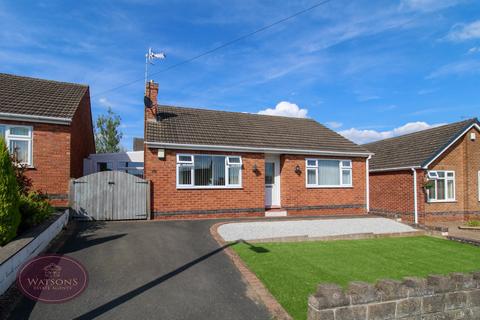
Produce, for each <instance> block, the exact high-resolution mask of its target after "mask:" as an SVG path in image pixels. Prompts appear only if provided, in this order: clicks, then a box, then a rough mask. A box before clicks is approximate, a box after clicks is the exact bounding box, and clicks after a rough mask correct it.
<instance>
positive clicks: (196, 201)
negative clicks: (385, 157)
mask: <svg viewBox="0 0 480 320" xmlns="http://www.w3.org/2000/svg"><path fill="white" fill-rule="evenodd" d="M157 95H158V84H156V83H153V82H149V83H147V86H146V98H145V105H146V109H145V144H144V145H145V160H144V167H145V173H144V174H145V179H148V180H150V181H151V186H152V216H153V218H157V219H171V218H210V217H240V216H264V215H267V216H269V215H287V214H288V215H325V214H328V215H341V214H365V213H366V212H367V209H368V208H367V204H368V199H367V198H368V191H367V190H368V187H367V186H368V183H367V179H368V173H367V172H368V160H367V159H368V157H369V156H370V155H371V153H370V152H369V151H367V150H366V149H365V148H363V147H361V146H359V145H356V144H355V143H353V142H351V141H349V140H347V139H346V138H344V137H342V136H341V135H339V134H337V133H335V132H334V131H332V130H330V129H328V128H326V127H324V126H323V125H321V124H319V123H318V122H316V121H314V120H312V119H300V118H288V117H280V116H267V115H259V114H250V113H239V112H226V111H215V110H206V109H193V108H184V107H173V106H164V105H158V104H157ZM272 208H274V209H276V210H273V211H271V210H268V209H272ZM266 209H267V212H266Z"/></svg>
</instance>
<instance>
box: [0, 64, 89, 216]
mask: <svg viewBox="0 0 480 320" xmlns="http://www.w3.org/2000/svg"><path fill="white" fill-rule="evenodd" d="M0 136H2V137H4V138H5V140H6V143H7V146H8V147H9V149H10V152H12V153H13V152H14V153H15V154H16V156H17V159H18V160H19V162H21V163H22V164H25V165H27V166H28V170H27V172H26V175H27V176H28V177H29V178H31V179H32V182H33V188H34V189H36V190H40V191H42V192H44V193H46V194H47V195H48V197H49V199H50V200H51V202H52V204H53V205H55V206H59V207H62V206H66V205H67V204H68V191H69V190H68V188H69V181H70V179H71V178H78V177H81V176H82V174H83V159H84V158H85V157H88V155H89V154H91V153H95V142H94V135H93V127H92V116H91V110H90V94H89V88H88V86H85V85H80V84H74V83H65V82H57V81H51V80H43V79H36V78H29V77H21V76H16V75H10V74H3V73H0Z"/></svg>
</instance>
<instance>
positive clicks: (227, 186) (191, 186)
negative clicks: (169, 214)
mask: <svg viewBox="0 0 480 320" xmlns="http://www.w3.org/2000/svg"><path fill="white" fill-rule="evenodd" d="M182 156H189V157H191V158H190V159H191V160H190V161H185V160H184V161H180V157H182ZM195 156H207V157H224V158H225V185H222V186H196V185H195ZM229 158H239V159H240V163H231V162H230V160H229ZM176 161H177V162H176V187H177V189H241V188H242V175H243V161H242V157H241V156H236V155H223V154H199V153H196V154H185V153H181V154H177V157H176ZM182 166H187V167H190V174H191V179H190V180H191V183H190V184H179V183H178V182H179V180H180V179H179V178H180V176H179V174H180V167H182ZM231 167H239V168H240V170H239V173H238V174H239V177H238V182H239V183H238V184H230V181H229V179H230V175H229V172H228V171H229V168H231Z"/></svg>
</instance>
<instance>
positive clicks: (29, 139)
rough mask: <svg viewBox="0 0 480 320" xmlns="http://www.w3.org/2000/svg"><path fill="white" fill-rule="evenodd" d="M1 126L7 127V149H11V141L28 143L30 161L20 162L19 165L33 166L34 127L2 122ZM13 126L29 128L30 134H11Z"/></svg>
mask: <svg viewBox="0 0 480 320" xmlns="http://www.w3.org/2000/svg"><path fill="white" fill-rule="evenodd" d="M0 126H2V127H4V128H5V144H6V145H7V149H8V150H10V141H12V140H13V141H26V142H27V143H28V156H27V158H28V161H27V162H22V163H19V165H27V166H28V167H33V127H32V126H24V125H11V124H3V123H0ZM11 128H25V129H27V130H28V136H21V135H15V134H10V130H11Z"/></svg>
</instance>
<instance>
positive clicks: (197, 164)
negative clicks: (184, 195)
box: [177, 154, 242, 188]
mask: <svg viewBox="0 0 480 320" xmlns="http://www.w3.org/2000/svg"><path fill="white" fill-rule="evenodd" d="M241 185H242V158H241V157H239V156H219V155H200V154H198V155H197V154H195V155H188V154H179V155H177V187H178V188H225V187H227V188H235V187H241Z"/></svg>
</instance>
